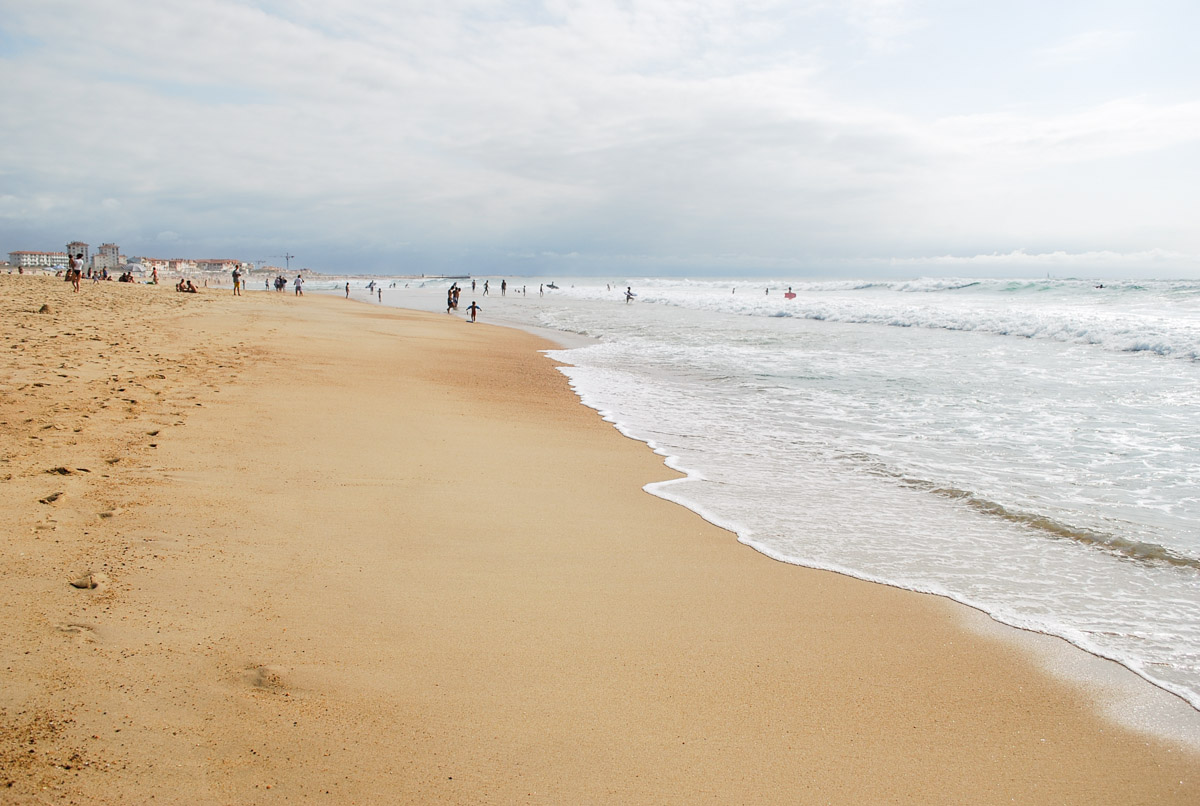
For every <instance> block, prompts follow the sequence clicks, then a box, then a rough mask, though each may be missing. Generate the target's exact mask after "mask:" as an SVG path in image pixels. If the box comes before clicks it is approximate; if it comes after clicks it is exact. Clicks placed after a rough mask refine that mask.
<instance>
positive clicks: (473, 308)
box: [467, 300, 483, 322]
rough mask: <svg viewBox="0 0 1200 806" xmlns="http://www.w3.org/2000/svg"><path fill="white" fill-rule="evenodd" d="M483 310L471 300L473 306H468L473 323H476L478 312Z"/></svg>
mask: <svg viewBox="0 0 1200 806" xmlns="http://www.w3.org/2000/svg"><path fill="white" fill-rule="evenodd" d="M482 310H483V308H480V307H479V306H478V305H476V304H475V300H471V304H470V305H468V306H467V313H469V314H471V321H472V322H474V321H475V314H476V313H477V312H478V311H482Z"/></svg>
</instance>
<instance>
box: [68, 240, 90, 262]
mask: <svg viewBox="0 0 1200 806" xmlns="http://www.w3.org/2000/svg"><path fill="white" fill-rule="evenodd" d="M90 249H91V247H90V246H88V245H87V244H85V243H84V242H83V241H71V242H70V243H69V244H67V254H68V255H70V256H71V257H75V256H76V255H83V262H84V263H90V262H91V260H92V254H91V251H90Z"/></svg>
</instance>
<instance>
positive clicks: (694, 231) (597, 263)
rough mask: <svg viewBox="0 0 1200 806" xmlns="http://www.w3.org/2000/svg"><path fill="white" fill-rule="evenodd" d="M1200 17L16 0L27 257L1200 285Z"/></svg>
mask: <svg viewBox="0 0 1200 806" xmlns="http://www.w3.org/2000/svg"><path fill="white" fill-rule="evenodd" d="M1197 30H1200V3H1197V2H1195V0H1178V2H1171V1H1164V2H1159V1H1158V0H1129V1H1127V2H1126V1H1120V2H1105V0H1084V1H1080V2H1074V0H1064V2H1055V0H1037V1H1036V2H1025V0H1005V2H982V0H981V1H980V2H971V1H970V0H843V2H820V1H819V0H790V2H775V0H427V1H426V2H410V1H409V0H338V2H336V3H335V2H328V0H294V1H293V2H288V1H287V0H258V1H257V2H253V1H251V0H158V1H157V2H151V1H150V0H104V1H103V2H99V1H98V0H0V110H3V111H2V113H0V141H2V143H3V146H2V148H0V251H3V252H5V253H7V252H8V251H11V250H16V249H37V250H49V251H60V250H62V249H63V248H64V245H65V243H66V242H67V241H69V240H74V239H80V240H83V241H86V242H88V243H90V244H92V245H93V249H94V248H95V247H96V246H97V245H99V244H100V243H102V242H106V241H113V242H116V243H118V244H119V245H120V246H121V248H122V251H123V252H124V253H126V254H129V255H147V256H152V257H195V258H219V257H230V258H239V259H243V260H255V261H257V260H266V261H267V262H268V263H272V264H279V265H283V261H282V260H279V259H278V258H277V257H276V256H278V255H283V254H285V253H290V254H293V255H295V256H296V258H295V259H294V260H293V261H292V266H293V268H294V267H296V266H305V267H311V268H314V269H317V270H319V271H326V272H340V271H363V272H366V271H373V272H384V273H409V272H415V273H419V272H429V273H433V272H471V273H476V274H484V273H497V274H537V273H548V274H565V273H569V272H577V273H584V274H597V275H609V274H663V273H672V274H696V275H699V274H729V275H732V274H750V275H760V276H762V275H786V276H792V275H800V274H804V275H868V274H885V273H886V274H904V275H930V274H939V275H981V274H982V275H986V274H995V275H1013V274H1019V275H1027V276H1043V275H1044V274H1045V273H1046V272H1051V273H1053V274H1055V275H1056V276H1068V275H1075V276H1112V275H1131V276H1146V275H1154V276H1162V277H1200V216H1198V213H1200V205H1198V204H1197V202H1196V197H1197V189H1198V188H1200V69H1198V68H1200V56H1198V54H1200V47H1197V45H1196V32H1197Z"/></svg>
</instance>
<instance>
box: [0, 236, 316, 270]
mask: <svg viewBox="0 0 1200 806" xmlns="http://www.w3.org/2000/svg"><path fill="white" fill-rule="evenodd" d="M79 255H82V256H83V257H82V261H83V269H84V271H85V272H86V273H87V275H88V276H89V277H90V276H92V275H95V274H100V275H101V276H109V275H112V274H116V273H122V274H124V273H132V274H139V275H143V276H147V277H148V276H151V275H153V274H155V273H156V272H157V273H159V274H164V275H179V276H187V275H192V274H196V275H200V274H226V273H229V272H232V271H233V270H234V269H238V270H239V271H242V272H246V273H249V272H252V271H264V272H269V273H272V274H279V273H285V272H286V273H288V274H290V273H291V268H290V266H288V267H284V266H268V265H263V264H265V263H266V261H261V260H260V261H253V260H236V259H233V258H157V257H144V256H134V257H128V256H126V255H122V254H121V248H120V247H119V246H117V245H116V244H115V243H103V244H100V247H99V248H98V249H97V250H96V251H95V252H92V250H91V246H90V245H89V244H86V243H84V242H83V241H71V242H70V243H69V244H67V245H66V251H63V252H39V251H34V250H27V249H18V250H16V251H14V252H9V253H8V270H9V271H14V270H16V271H20V272H24V271H26V270H31V271H49V272H58V271H65V270H66V268H67V264H68V262H69V260H70V258H71V256H79ZM287 257H288V258H290V257H292V256H291V255H288V256H287ZM301 271H302V272H303V273H308V270H307V269H304V270H301Z"/></svg>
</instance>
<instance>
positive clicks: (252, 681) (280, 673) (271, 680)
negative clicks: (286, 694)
mask: <svg viewBox="0 0 1200 806" xmlns="http://www.w3.org/2000/svg"><path fill="white" fill-rule="evenodd" d="M242 679H243V680H244V681H245V682H246V683H247V684H248V685H250V686H253V687H254V688H260V689H265V690H267V691H281V690H283V689H285V688H287V680H286V677H285V672H284V669H283V667H281V666H270V665H262V666H250V667H248V668H247V669H246V670H245V671H244V672H243V673H242Z"/></svg>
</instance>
